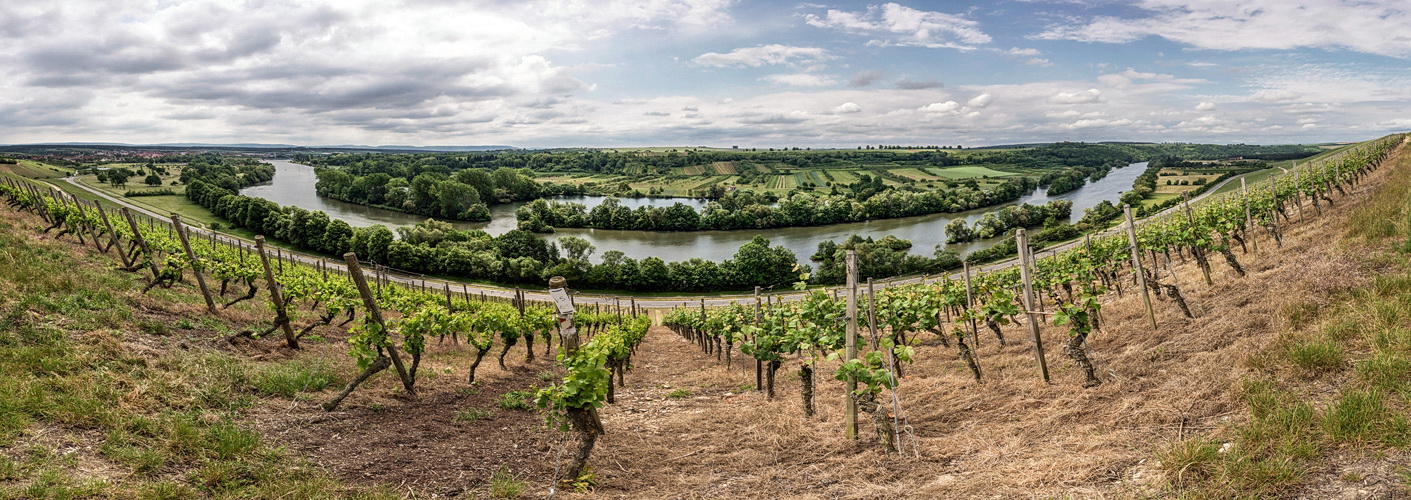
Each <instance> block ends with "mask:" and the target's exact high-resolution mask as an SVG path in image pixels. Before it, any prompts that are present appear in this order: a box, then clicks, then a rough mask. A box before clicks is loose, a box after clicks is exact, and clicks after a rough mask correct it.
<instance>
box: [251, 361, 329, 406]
mask: <svg viewBox="0 0 1411 500" xmlns="http://www.w3.org/2000/svg"><path fill="white" fill-rule="evenodd" d="M251 383H252V385H254V386H255V389H256V390H258V391H259V392H260V393H261V394H268V395H271V396H280V397H286V398H292V397H294V396H295V395H298V394H301V393H307V392H318V391H321V390H323V389H325V388H327V387H328V386H333V385H338V384H341V383H342V381H341V380H339V377H338V373H337V371H336V370H335V369H334V365H333V364H332V363H329V362H327V361H310V360H302V359H296V360H291V361H286V362H283V363H277V364H271V365H266V366H264V367H261V368H259V369H257V370H256V372H255V374H254V376H253V377H252V380H251Z"/></svg>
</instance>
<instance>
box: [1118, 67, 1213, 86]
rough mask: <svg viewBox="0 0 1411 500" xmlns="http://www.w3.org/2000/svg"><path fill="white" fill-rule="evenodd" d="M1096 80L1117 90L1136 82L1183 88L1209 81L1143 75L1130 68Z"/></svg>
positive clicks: (1161, 75)
mask: <svg viewBox="0 0 1411 500" xmlns="http://www.w3.org/2000/svg"><path fill="white" fill-rule="evenodd" d="M1097 79H1098V81H1100V82H1102V83H1104V84H1107V85H1108V86H1111V87H1119V88H1121V87H1127V86H1130V85H1132V84H1133V83H1135V82H1137V81H1145V82H1158V83H1168V84H1176V85H1184V86H1189V85H1194V84H1203V83H1210V81H1209V80H1205V79H1202V78H1177V77H1176V75H1168V74H1161V73H1143V72H1140V71H1137V70H1134V69H1132V68H1127V70H1126V71H1123V72H1121V73H1109V74H1106V75H1102V76H1099V77H1097Z"/></svg>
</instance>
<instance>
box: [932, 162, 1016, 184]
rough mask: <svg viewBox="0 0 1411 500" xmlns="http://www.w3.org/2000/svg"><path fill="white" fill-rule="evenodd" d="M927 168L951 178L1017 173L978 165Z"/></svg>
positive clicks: (959, 178)
mask: <svg viewBox="0 0 1411 500" xmlns="http://www.w3.org/2000/svg"><path fill="white" fill-rule="evenodd" d="M928 170H930V171H932V172H935V173H936V174H938V175H941V176H944V177H945V178H947V179H951V180H961V179H973V178H976V177H985V176H989V177H1008V176H1011V175H1019V174H1016V173H1013V172H1004V171H1000V170H995V169H992V168H989V167H985V166H980V165H975V166H966V167H946V168H931V169H928Z"/></svg>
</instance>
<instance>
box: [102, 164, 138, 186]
mask: <svg viewBox="0 0 1411 500" xmlns="http://www.w3.org/2000/svg"><path fill="white" fill-rule="evenodd" d="M107 172H108V176H107V179H108V183H109V184H112V185H113V187H120V186H125V185H127V180H128V179H129V178H131V177H132V171H131V170H128V169H125V168H114V169H109V170H108V171H107Z"/></svg>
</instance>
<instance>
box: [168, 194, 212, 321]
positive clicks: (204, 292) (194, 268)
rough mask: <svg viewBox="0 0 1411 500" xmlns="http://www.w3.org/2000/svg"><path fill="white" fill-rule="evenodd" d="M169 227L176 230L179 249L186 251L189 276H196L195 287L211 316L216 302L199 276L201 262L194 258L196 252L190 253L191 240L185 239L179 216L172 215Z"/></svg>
mask: <svg viewBox="0 0 1411 500" xmlns="http://www.w3.org/2000/svg"><path fill="white" fill-rule="evenodd" d="M171 225H172V227H173V228H175V229H176V236H177V237H178V238H180V239H181V248H182V249H183V250H186V259H187V260H190V261H191V274H195V275H196V285H197V287H199V288H200V289H201V297H204V298H205V299H206V311H208V312H210V313H211V314H215V313H216V301H215V300H213V299H211V289H210V288H206V278H205V277H204V276H201V270H202V269H201V268H203V267H205V266H202V265H201V261H200V260H199V259H197V258H196V252H193V251H191V240H189V239H187V237H186V227H185V226H182V225H181V216H179V215H176V214H172V215H171Z"/></svg>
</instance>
